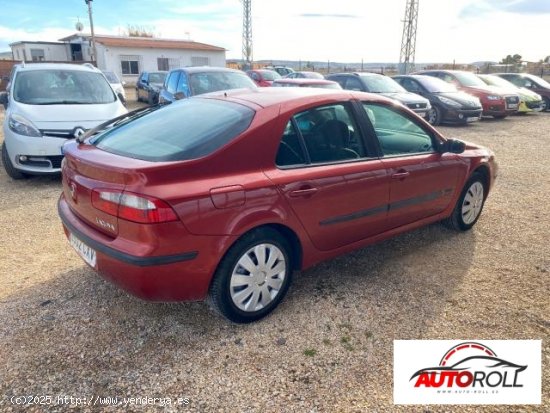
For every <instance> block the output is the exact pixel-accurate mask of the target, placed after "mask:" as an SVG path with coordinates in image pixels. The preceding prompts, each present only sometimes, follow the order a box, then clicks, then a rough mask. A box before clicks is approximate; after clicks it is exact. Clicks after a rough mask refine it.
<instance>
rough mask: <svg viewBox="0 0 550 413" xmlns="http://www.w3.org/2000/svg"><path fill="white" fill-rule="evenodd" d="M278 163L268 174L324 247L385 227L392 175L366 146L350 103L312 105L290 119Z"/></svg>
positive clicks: (356, 239) (316, 242) (336, 244)
mask: <svg viewBox="0 0 550 413" xmlns="http://www.w3.org/2000/svg"><path fill="white" fill-rule="evenodd" d="M275 163H276V166H275V167H274V168H273V169H271V170H269V171H266V175H267V176H268V177H269V178H270V179H271V180H272V181H273V182H274V183H275V184H276V185H277V187H278V189H279V191H280V192H281V193H282V194H283V196H284V197H285V199H286V200H287V201H288V203H289V205H290V206H291V208H292V210H293V211H294V213H295V214H296V215H297V216H298V218H299V220H300V221H301V223H302V224H303V226H304V228H305V230H306V232H307V233H308V235H309V237H310V239H311V241H312V242H313V244H314V245H315V246H316V247H317V248H318V249H320V250H323V251H326V250H331V249H334V248H338V247H341V246H344V245H347V244H350V243H352V242H355V241H358V240H361V239H364V238H367V237H369V236H372V235H375V234H378V233H381V232H383V231H384V229H385V223H386V212H387V211H386V208H387V203H388V200H389V179H388V176H387V173H386V169H385V167H384V165H383V164H382V162H381V161H380V160H379V159H377V158H376V157H373V156H372V154H371V153H370V151H369V150H368V149H367V148H366V147H365V144H364V140H363V136H362V133H361V131H360V129H359V128H358V126H357V121H356V118H355V115H354V109H353V107H352V106H351V105H350V104H349V103H338V104H331V105H324V106H319V107H314V108H310V109H308V110H305V111H302V112H300V113H297V114H296V115H295V116H293V117H292V118H291V119H289V120H288V123H287V124H286V127H285V131H284V133H283V136H282V139H281V144H280V146H279V152H278V154H277V159H276V162H275Z"/></svg>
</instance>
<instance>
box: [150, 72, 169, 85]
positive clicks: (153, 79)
mask: <svg viewBox="0 0 550 413" xmlns="http://www.w3.org/2000/svg"><path fill="white" fill-rule="evenodd" d="M164 79H166V73H149V83H164Z"/></svg>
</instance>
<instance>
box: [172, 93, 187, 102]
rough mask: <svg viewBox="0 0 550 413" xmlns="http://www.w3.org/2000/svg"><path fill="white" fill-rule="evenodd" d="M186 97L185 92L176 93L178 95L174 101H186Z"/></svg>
mask: <svg viewBox="0 0 550 413" xmlns="http://www.w3.org/2000/svg"><path fill="white" fill-rule="evenodd" d="M185 98H186V96H185V93H184V92H176V94H175V95H174V99H176V100H181V99H185Z"/></svg>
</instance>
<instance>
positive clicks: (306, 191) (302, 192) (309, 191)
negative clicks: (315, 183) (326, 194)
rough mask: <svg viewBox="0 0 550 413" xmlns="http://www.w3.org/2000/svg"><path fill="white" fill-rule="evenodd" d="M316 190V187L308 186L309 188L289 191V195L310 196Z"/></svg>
mask: <svg viewBox="0 0 550 413" xmlns="http://www.w3.org/2000/svg"><path fill="white" fill-rule="evenodd" d="M316 192H317V188H314V187H309V188H301V189H295V190H294V191H290V193H289V195H290V196H291V197H292V198H298V197H300V196H311V195H313V194H315V193H316Z"/></svg>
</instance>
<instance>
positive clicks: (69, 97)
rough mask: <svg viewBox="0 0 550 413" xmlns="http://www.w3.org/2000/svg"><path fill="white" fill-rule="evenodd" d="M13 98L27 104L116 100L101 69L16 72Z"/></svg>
mask: <svg viewBox="0 0 550 413" xmlns="http://www.w3.org/2000/svg"><path fill="white" fill-rule="evenodd" d="M13 98H14V99H15V100H16V101H17V102H20V103H25V104H27V105H63V104H65V105H69V104H76V105H78V104H81V105H84V104H100V103H112V102H114V101H116V97H115V94H114V92H113V90H112V89H111V86H110V85H109V83H108V82H107V79H105V77H104V76H103V75H102V74H101V73H97V72H88V71H81V70H54V69H52V70H32V71H31V70H29V71H23V72H19V73H18V74H17V76H16V78H15V84H14V87H13Z"/></svg>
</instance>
